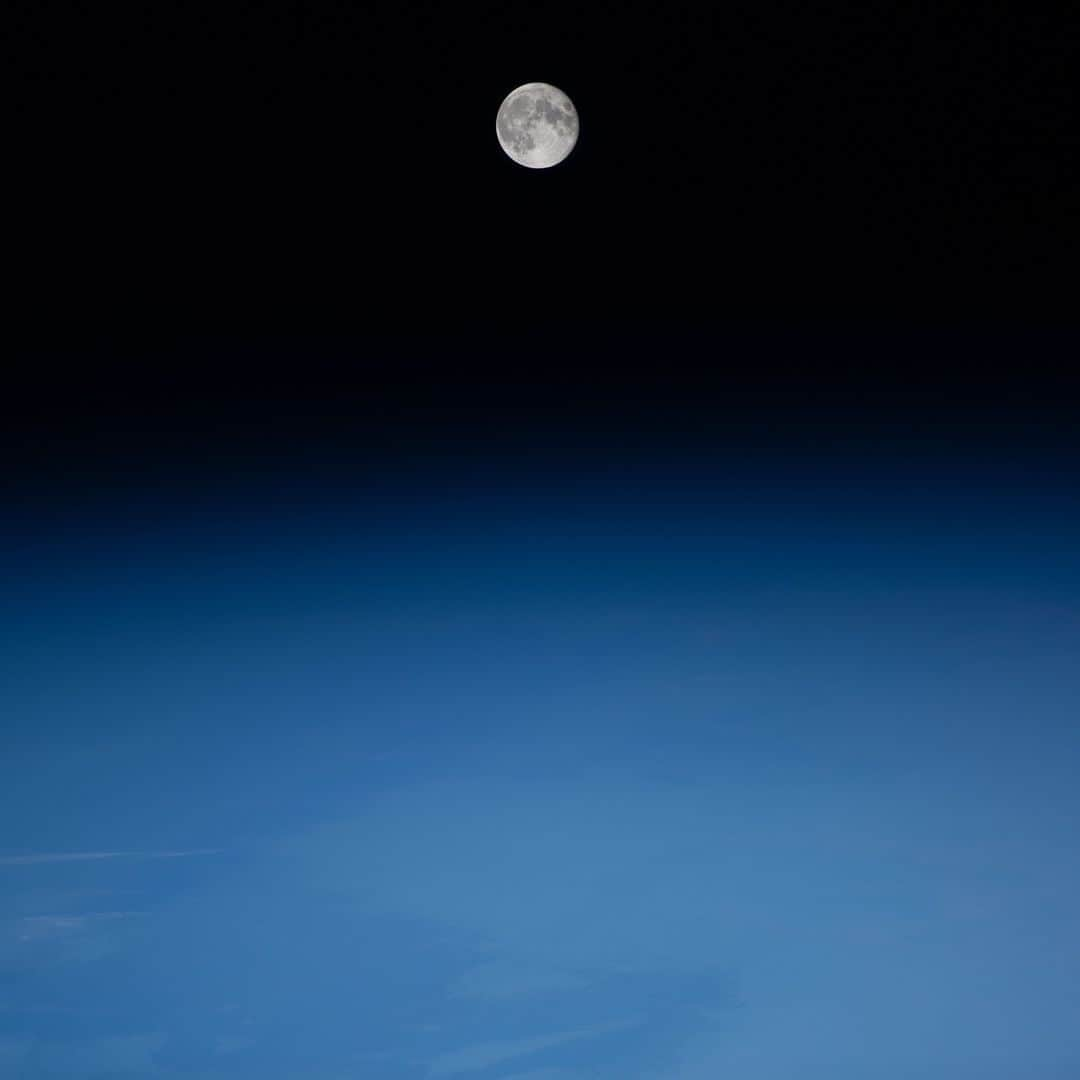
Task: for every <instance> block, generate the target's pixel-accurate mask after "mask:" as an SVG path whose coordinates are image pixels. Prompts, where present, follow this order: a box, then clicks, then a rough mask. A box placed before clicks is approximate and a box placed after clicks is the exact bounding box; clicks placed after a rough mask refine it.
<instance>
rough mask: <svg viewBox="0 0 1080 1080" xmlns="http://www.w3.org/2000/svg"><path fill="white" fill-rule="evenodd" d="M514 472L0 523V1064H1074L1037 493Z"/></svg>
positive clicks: (397, 1071) (173, 1078)
mask: <svg viewBox="0 0 1080 1080" xmlns="http://www.w3.org/2000/svg"><path fill="white" fill-rule="evenodd" d="M810 449H811V450H812V448H810ZM808 454H809V456H808ZM440 469H441V471H440ZM510 472H512V470H506V471H503V472H500V471H499V470H498V469H495V468H492V469H490V470H489V471H488V473H487V474H483V473H477V472H476V471H475V470H473V471H472V472H469V471H468V470H467V469H466V467H465V465H463V464H462V463H461V462H456V461H455V460H454V459H453V458H447V459H446V460H445V461H444V463H443V465H442V466H441V467H439V468H436V467H434V466H432V467H431V468H428V469H427V470H426V471H424V472H423V473H422V474H419V473H417V474H414V475H412V477H411V479H410V478H408V477H402V478H398V479H393V478H392V479H390V480H387V482H386V483H384V484H383V485H382V486H381V487H379V488H378V489H377V490H376V488H374V487H372V486H370V485H369V486H367V487H362V488H361V487H358V488H356V489H355V490H350V489H349V488H348V486H347V485H346V484H344V482H342V483H340V484H339V479H340V476H337V475H330V474H324V475H321V476H317V477H316V478H315V479H314V481H313V485H312V487H311V488H310V489H309V490H308V491H307V492H306V493H305V492H304V486H303V482H302V477H298V476H293V477H291V479H290V480H289V482H288V484H284V483H283V484H281V485H279V486H278V488H277V489H275V488H274V485H273V484H271V483H260V482H256V481H255V480H253V479H252V478H250V477H244V476H241V477H239V478H238V479H235V482H232V481H228V482H224V481H223V482H219V483H218V485H217V487H215V488H214V489H213V490H212V491H210V490H207V491H205V492H203V493H202V494H201V495H200V494H199V493H198V492H195V493H193V492H192V490H190V489H184V490H183V491H180V492H179V494H177V495H176V501H175V502H174V503H173V504H170V501H169V496H168V492H166V493H165V494H164V495H162V494H159V495H158V496H157V497H156V498H148V499H146V500H144V501H143V502H141V503H140V502H139V500H138V499H137V498H135V497H130V498H129V497H126V496H125V497H121V496H119V495H115V497H114V496H110V495H108V494H107V493H106V494H102V495H100V497H99V496H95V495H93V494H91V495H88V496H87V497H86V499H85V500H84V501H83V502H81V503H80V502H79V501H78V500H76V499H71V500H69V501H67V502H66V503H65V504H64V506H63V507H62V509H61V510H58V511H57V512H56V513H55V514H53V516H52V517H49V515H48V514H47V513H46V512H45V511H44V510H41V512H40V513H39V516H38V517H37V518H35V519H34V520H33V521H31V520H30V518H29V517H27V516H25V515H24V519H23V520H22V521H21V523H19V522H17V523H15V525H14V526H13V527H12V528H11V529H9V530H8V532H7V536H6V538H5V540H4V541H3V544H4V547H3V568H2V573H3V581H2V586H3V609H2V613H0V655H2V670H3V677H2V680H0V715H2V717H3V736H2V755H0V1077H4V1078H8V1077H10V1078H12V1080H46V1078H49V1080H52V1078H65V1080H121V1078H123V1080H131V1078H142V1077H146V1078H149V1080H442V1078H454V1080H727V1078H730V1080H790V1078H792V1077H800V1078H802V1080H913V1078H916V1077H918V1078H920V1080H1015V1078H1018V1077H1024V1078H1025V1080H1066V1078H1071V1077H1076V1076H1078V1075H1080V1022H1078V1020H1080V860H1078V858H1077V848H1076V841H1077V827H1078V824H1080V787H1078V786H1077V784H1076V782H1075V781H1076V776H1077V775H1078V770H1080V736H1078V730H1077V715H1078V708H1077V706H1078V702H1080V664H1078V663H1077V656H1078V655H1080V501H1078V498H1077V494H1076V488H1075V486H1074V485H1073V484H1072V481H1071V480H1070V479H1069V477H1068V476H1067V475H1066V474H1065V472H1064V471H1062V472H1061V473H1060V474H1058V475H1055V474H1054V472H1053V467H1052V465H1050V466H1048V465H1047V463H1046V462H1042V463H1041V464H1040V465H1039V467H1038V468H1036V467H1034V466H1032V467H1027V466H1025V465H1024V463H1022V462H1017V461H1014V460H1011V459H1010V458H1009V456H1008V454H1007V453H1004V452H1003V453H999V454H998V455H997V456H996V457H995V456H994V455H993V454H992V453H987V454H986V455H984V456H983V457H979V455H978V454H972V455H969V456H967V457H958V456H957V455H950V454H949V453H947V452H944V451H943V452H941V453H940V454H938V456H937V457H935V456H934V453H933V452H931V451H925V452H922V453H921V454H919V455H918V456H917V459H913V460H911V461H907V462H905V461H904V459H903V457H902V455H898V456H894V457H892V458H890V459H889V460H888V461H884V460H882V461H868V460H866V459H865V458H860V457H859V456H858V455H850V456H848V457H843V456H837V457H834V458H826V457H825V456H820V455H819V456H817V457H815V456H813V454H812V453H810V452H809V451H807V452H803V453H795V451H794V450H793V449H792V448H791V447H790V446H786V448H785V450H784V453H783V454H781V455H780V456H779V457H776V458H773V459H769V458H768V457H767V456H765V457H755V456H754V455H753V453H751V452H750V451H749V450H747V449H746V448H745V447H743V448H741V449H740V450H739V453H738V454H737V455H736V456H735V457H734V458H733V459H732V460H731V461H729V462H728V463H727V464H726V465H725V466H724V467H723V468H721V467H719V466H716V465H715V463H714V464H713V465H710V466H709V467H707V468H705V467H702V468H698V467H696V466H695V463H694V461H692V460H690V458H689V457H685V458H681V459H680V458H678V455H675V456H669V457H667V458H663V457H661V456H657V457H655V458H649V456H648V454H642V455H640V457H639V459H638V460H637V461H636V462H635V463H633V464H632V465H627V466H626V468H625V469H622V470H621V471H620V470H619V469H611V468H607V469H606V471H605V468H602V467H597V468H596V470H595V471H593V472H591V473H590V472H589V470H588V467H587V466H584V465H583V467H582V469H580V470H574V469H572V468H569V467H567V468H561V467H560V468H559V469H557V470H554V471H552V472H550V473H544V472H543V470H534V471H533V472H531V473H528V474H527V475H525V474H523V475H521V476H519V477H517V478H516V479H515V478H513V477H512V476H510V475H509V473H510ZM178 490H179V489H178ZM110 498H111V499H112V500H113V501H112V502H110ZM46 519H47V520H46Z"/></svg>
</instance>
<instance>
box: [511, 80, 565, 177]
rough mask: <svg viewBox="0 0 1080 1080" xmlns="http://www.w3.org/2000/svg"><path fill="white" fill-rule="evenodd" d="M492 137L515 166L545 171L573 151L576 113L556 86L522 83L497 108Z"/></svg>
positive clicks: (540, 83)
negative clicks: (493, 136) (497, 140)
mask: <svg viewBox="0 0 1080 1080" xmlns="http://www.w3.org/2000/svg"><path fill="white" fill-rule="evenodd" d="M495 134H496V135H498V137H499V145H500V146H501V147H502V148H503V149H504V150H505V151H506V153H507V155H508V156H509V157H510V158H512V159H513V160H514V161H516V162H517V163H518V164H519V165H524V166H525V167H526V168H529V169H549V168H551V166H552V165H558V164H559V162H560V161H562V160H563V158H565V157H566V155H567V154H569V153H570V151H571V150H573V149H574V143H576V142H577V137H578V114H577V110H576V109H575V108H574V105H573V102H571V100H570V99H569V98H568V97H567V96H566V95H565V94H564V93H563V92H562V91H561V90H560V89H559V88H558V87H555V86H550V85H549V84H548V83H542V82H531V83H526V84H525V85H524V86H519V87H518V88H517V89H516V90H511V91H510V93H509V94H507V95H506V98H505V100H504V101H503V103H502V104H501V105H500V106H499V113H498V115H497V116H496V117H495Z"/></svg>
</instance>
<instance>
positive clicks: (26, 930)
mask: <svg viewBox="0 0 1080 1080" xmlns="http://www.w3.org/2000/svg"><path fill="white" fill-rule="evenodd" d="M139 914H141V912H138V911H93V912H87V913H86V914H82V915H27V916H24V917H23V918H21V919H19V920H18V922H17V924H16V928H17V935H16V936H17V937H18V940H19V941H41V940H47V939H51V938H54V937H58V936H60V935H65V934H71V933H77V932H78V931H80V930H85V929H87V928H89V927H93V926H97V925H99V924H101V923H102V922H107V921H110V920H113V919H130V918H134V917H135V916H136V915H139Z"/></svg>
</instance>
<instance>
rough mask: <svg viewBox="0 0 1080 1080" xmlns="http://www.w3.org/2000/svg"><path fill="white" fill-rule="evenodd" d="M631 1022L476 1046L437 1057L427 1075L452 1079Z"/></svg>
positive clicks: (605, 1031)
mask: <svg viewBox="0 0 1080 1080" xmlns="http://www.w3.org/2000/svg"><path fill="white" fill-rule="evenodd" d="M635 1023H636V1021H634V1020H623V1021H616V1022H615V1023H611V1024H597V1025H595V1026H593V1027H588V1028H581V1029H578V1030H576V1031H560V1032H557V1033H555V1034H552V1035H541V1036H539V1037H538V1038H535V1039H513V1040H503V1041H499V1042H486V1043H477V1044H474V1045H472V1046H467V1047H465V1048H463V1049H461V1050H454V1051H451V1052H450V1053H446V1054H440V1055H439V1056H438V1057H437V1058H435V1059H434V1060H433V1061H432V1062H431V1063H430V1066H429V1068H428V1076H429V1077H437V1076H453V1075H456V1074H457V1073H464V1072H473V1071H475V1070H479V1069H487V1068H489V1067H490V1066H492V1065H497V1064H499V1062H502V1061H511V1060H513V1059H514V1058H519V1057H526V1056H527V1055H529V1054H535V1053H537V1052H538V1051H540V1050H547V1049H548V1048H550V1047H553V1046H560V1045H562V1044H563V1043H568V1042H573V1041H575V1040H577V1039H586V1038H590V1037H595V1036H598V1035H606V1034H607V1033H609V1032H612V1031H621V1030H623V1029H624V1028H627V1027H631V1026H633V1025H634V1024H635Z"/></svg>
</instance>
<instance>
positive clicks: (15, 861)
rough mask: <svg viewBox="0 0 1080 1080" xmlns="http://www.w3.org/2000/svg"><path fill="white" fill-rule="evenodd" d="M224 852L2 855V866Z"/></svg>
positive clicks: (90, 852)
mask: <svg viewBox="0 0 1080 1080" xmlns="http://www.w3.org/2000/svg"><path fill="white" fill-rule="evenodd" d="M222 851H223V849H222V848H200V849H196V850H193V851H81V852H69V853H61V854H51V853H50V854H41V855H0V866H34V865H37V864H39V863H63V862H86V861H88V860H91V859H180V858H185V857H187V856H189V855H220V854H222Z"/></svg>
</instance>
